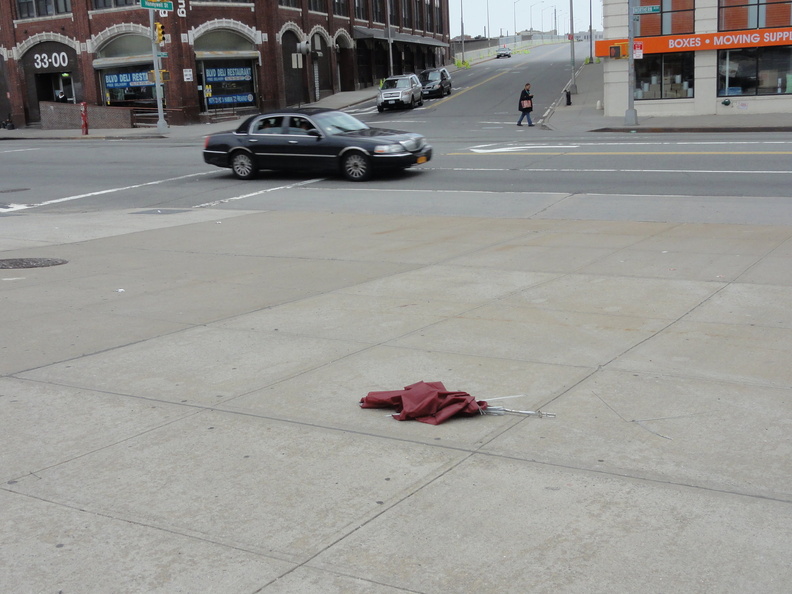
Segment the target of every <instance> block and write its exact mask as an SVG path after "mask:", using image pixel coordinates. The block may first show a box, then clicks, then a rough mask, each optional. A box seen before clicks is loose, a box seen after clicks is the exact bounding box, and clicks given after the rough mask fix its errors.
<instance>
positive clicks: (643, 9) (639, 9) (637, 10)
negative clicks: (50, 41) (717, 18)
mask: <svg viewBox="0 0 792 594" xmlns="http://www.w3.org/2000/svg"><path fill="white" fill-rule="evenodd" d="M140 1H141V2H143V1H144V0H140ZM657 12H660V6H659V5H658V6H634V7H633V14H654V13H657Z"/></svg>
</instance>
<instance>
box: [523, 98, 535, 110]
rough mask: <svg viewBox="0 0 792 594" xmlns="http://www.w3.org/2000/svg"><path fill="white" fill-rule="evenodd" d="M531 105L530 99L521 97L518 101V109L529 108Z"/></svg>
mask: <svg viewBox="0 0 792 594" xmlns="http://www.w3.org/2000/svg"><path fill="white" fill-rule="evenodd" d="M532 107H533V103H532V102H531V100H530V99H523V100H522V101H520V109H531V108H532Z"/></svg>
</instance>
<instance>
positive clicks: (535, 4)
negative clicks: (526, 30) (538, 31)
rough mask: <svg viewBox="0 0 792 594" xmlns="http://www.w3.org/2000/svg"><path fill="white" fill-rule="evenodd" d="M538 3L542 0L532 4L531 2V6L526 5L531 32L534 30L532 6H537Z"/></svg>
mask: <svg viewBox="0 0 792 594" xmlns="http://www.w3.org/2000/svg"><path fill="white" fill-rule="evenodd" d="M540 4H544V0H541V1H540V2H534V3H533V4H531V6H529V7H528V19H529V21H530V24H531V32H533V30H534V27H533V7H534V6H539V5H540Z"/></svg>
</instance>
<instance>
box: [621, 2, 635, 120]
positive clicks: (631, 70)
mask: <svg viewBox="0 0 792 594" xmlns="http://www.w3.org/2000/svg"><path fill="white" fill-rule="evenodd" d="M634 7H635V0H627V31H628V35H627V111H625V112H624V125H625V126H637V125H638V112H637V111H635V55H634V54H633V47H634V45H635V16H636V15H635V14H634V13H635V8H634Z"/></svg>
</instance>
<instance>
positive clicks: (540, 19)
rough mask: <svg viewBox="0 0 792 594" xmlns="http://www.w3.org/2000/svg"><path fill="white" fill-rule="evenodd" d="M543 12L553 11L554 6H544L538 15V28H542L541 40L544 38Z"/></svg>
mask: <svg viewBox="0 0 792 594" xmlns="http://www.w3.org/2000/svg"><path fill="white" fill-rule="evenodd" d="M545 10H555V6H545V7H544V8H543V9H542V12H540V13H539V26H540V27H541V28H542V38H544V32H545V28H544V13H545Z"/></svg>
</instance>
